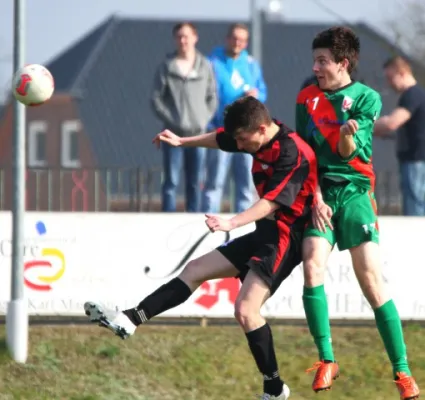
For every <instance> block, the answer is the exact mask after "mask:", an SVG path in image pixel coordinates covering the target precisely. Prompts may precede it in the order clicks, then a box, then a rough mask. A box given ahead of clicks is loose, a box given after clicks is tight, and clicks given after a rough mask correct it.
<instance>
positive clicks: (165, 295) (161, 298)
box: [123, 278, 192, 326]
mask: <svg viewBox="0 0 425 400" xmlns="http://www.w3.org/2000/svg"><path fill="white" fill-rule="evenodd" d="M191 294H192V291H191V290H190V288H189V286H187V285H186V283H184V282H183V281H182V280H181V279H179V278H174V279H172V280H171V281H170V282H168V283H166V284H165V285H162V286H161V287H159V288H158V289H157V290H155V292H153V293H151V294H150V295H149V296H148V297H146V298H145V299H144V300H142V301H141V302H140V303H139V305H138V306H137V307H135V308H130V309H128V310H124V311H123V313H124V314H125V315H127V317H128V318H129V319H130V321H131V322H133V324H134V325H136V326H138V325H141V324H144V323H145V322H147V321H149V320H150V319H151V318H153V317H155V316H156V315H158V314H161V313H163V312H164V311H167V310H169V309H171V308H174V307H177V306H178V305H180V304H182V303H184V302H185V301H186V300H187V299H188V298H189V297H190V296H191Z"/></svg>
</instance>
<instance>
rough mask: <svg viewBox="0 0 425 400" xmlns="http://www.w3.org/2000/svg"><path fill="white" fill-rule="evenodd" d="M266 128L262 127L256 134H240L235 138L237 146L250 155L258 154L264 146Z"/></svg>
mask: <svg viewBox="0 0 425 400" xmlns="http://www.w3.org/2000/svg"><path fill="white" fill-rule="evenodd" d="M265 132H266V127H265V126H263V125H261V126H260V129H259V130H258V131H256V132H239V133H238V134H237V135H236V136H235V140H236V144H237V146H238V149H239V150H243V151H246V152H248V153H251V154H253V153H256V152H257V151H258V150H260V148H261V146H263V145H264V140H265Z"/></svg>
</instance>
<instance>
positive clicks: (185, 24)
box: [172, 21, 198, 36]
mask: <svg viewBox="0 0 425 400" xmlns="http://www.w3.org/2000/svg"><path fill="white" fill-rule="evenodd" d="M185 26H188V27H189V28H190V29H192V31H193V33H194V34H195V35H197V34H198V29H196V26H195V25H194V24H193V23H192V22H188V21H184V22H179V23H178V24H176V25H174V26H173V31H172V32H173V36H176V33H177V32H178V31H179V30H180V29H181V28H183V27H185Z"/></svg>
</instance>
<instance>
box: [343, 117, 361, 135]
mask: <svg viewBox="0 0 425 400" xmlns="http://www.w3.org/2000/svg"><path fill="white" fill-rule="evenodd" d="M358 130H359V124H358V122H357V121H356V120H354V119H349V120H348V121H347V122H346V123H345V124H344V125H342V126H341V128H340V130H339V132H340V133H341V135H344V136H352V135H354V134H355V133H356V132H357V131H358Z"/></svg>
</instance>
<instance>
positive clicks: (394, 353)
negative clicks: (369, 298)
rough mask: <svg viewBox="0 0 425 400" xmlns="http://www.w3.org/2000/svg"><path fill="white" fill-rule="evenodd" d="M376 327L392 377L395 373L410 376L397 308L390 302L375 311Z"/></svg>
mask: <svg viewBox="0 0 425 400" xmlns="http://www.w3.org/2000/svg"><path fill="white" fill-rule="evenodd" d="M375 320H376V326H377V327H378V330H379V333H380V335H381V337H382V340H383V342H384V346H385V350H387V354H388V357H389V359H390V361H391V364H392V366H393V371H394V376H395V375H396V373H397V372H405V373H406V374H407V375H409V376H411V372H410V369H409V364H408V363H407V352H406V345H405V343H404V338H403V328H402V326H401V321H400V317H399V315H398V312H397V308H396V306H395V304H394V302H393V301H392V300H390V301H387V302H386V303H385V304H384V305H382V306H381V307H379V308H377V309H376V310H375Z"/></svg>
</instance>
